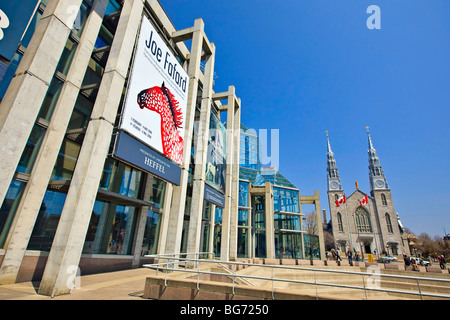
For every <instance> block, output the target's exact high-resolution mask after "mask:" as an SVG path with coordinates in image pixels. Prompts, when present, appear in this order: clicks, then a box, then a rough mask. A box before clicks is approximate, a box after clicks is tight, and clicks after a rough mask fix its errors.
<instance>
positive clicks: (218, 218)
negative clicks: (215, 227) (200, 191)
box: [214, 206, 223, 224]
mask: <svg viewBox="0 0 450 320" xmlns="http://www.w3.org/2000/svg"><path fill="white" fill-rule="evenodd" d="M222 215H223V208H220V207H217V206H216V212H215V217H214V223H215V224H222Z"/></svg>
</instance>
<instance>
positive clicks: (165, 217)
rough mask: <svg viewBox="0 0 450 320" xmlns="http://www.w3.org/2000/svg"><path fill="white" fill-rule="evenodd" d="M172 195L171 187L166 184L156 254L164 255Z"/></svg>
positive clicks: (169, 184)
mask: <svg viewBox="0 0 450 320" xmlns="http://www.w3.org/2000/svg"><path fill="white" fill-rule="evenodd" d="M172 193H173V185H172V184H171V183H166V192H165V195H164V204H163V208H162V209H163V214H162V219H161V226H160V228H159V239H158V249H157V253H158V254H164V253H165V250H166V239H167V230H168V227H169V216H170V207H171V205H172Z"/></svg>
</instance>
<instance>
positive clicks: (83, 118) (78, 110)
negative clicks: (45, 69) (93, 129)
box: [68, 94, 94, 130]
mask: <svg viewBox="0 0 450 320" xmlns="http://www.w3.org/2000/svg"><path fill="white" fill-rule="evenodd" d="M93 107H94V104H93V103H92V102H91V101H89V100H88V99H87V98H86V97H85V96H83V95H81V94H80V95H78V98H77V101H76V102H75V108H74V110H73V113H72V116H71V118H70V121H69V126H68V129H69V130H70V129H79V128H86V127H87V125H88V123H89V119H90V117H91V113H92V108H93Z"/></svg>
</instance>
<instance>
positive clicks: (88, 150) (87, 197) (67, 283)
mask: <svg viewBox="0 0 450 320" xmlns="http://www.w3.org/2000/svg"><path fill="white" fill-rule="evenodd" d="M142 10H143V2H142V0H128V1H125V3H124V6H123V8H122V13H121V16H120V20H119V24H118V27H117V31H116V34H115V36H114V40H113V43H112V46H111V52H110V57H109V59H108V62H107V65H106V68H105V73H104V75H103V78H102V82H101V84H100V88H99V92H98V96H97V100H96V102H95V104H94V109H93V111H92V120H91V121H90V123H89V125H88V128H87V131H86V135H85V138H84V142H83V146H82V147H81V151H80V155H79V157H78V161H77V166H76V168H75V171H74V175H73V178H72V181H71V184H70V188H69V192H68V194H67V198H66V202H65V204H64V208H63V211H62V213H61V218H60V221H59V224H58V229H57V230H56V234H55V237H54V240H53V245H52V249H51V251H50V254H49V257H48V260H47V264H46V267H45V271H44V275H43V277H42V281H41V284H40V287H39V293H40V294H43V295H49V296H52V297H53V296H57V295H61V294H67V293H70V291H71V289H72V288H71V285H72V283H71V281H72V280H73V274H71V273H70V272H69V270H74V266H78V263H79V261H80V257H81V252H82V249H83V245H84V239H85V237H86V232H87V228H88V226H89V221H90V218H91V214H92V208H93V206H94V202H95V198H96V194H97V190H98V185H99V182H100V178H101V175H102V171H103V165H104V162H105V159H106V156H107V153H108V149H109V145H110V141H111V134H112V130H113V125H114V122H115V118H116V114H117V109H118V107H119V103H120V99H121V94H122V91H123V86H124V83H125V77H126V75H127V70H128V66H129V63H130V59H131V55H132V50H133V45H134V42H135V39H136V34H137V30H138V27H139V23H140V21H141V19H140V18H141V15H142ZM75 270H76V269H75Z"/></svg>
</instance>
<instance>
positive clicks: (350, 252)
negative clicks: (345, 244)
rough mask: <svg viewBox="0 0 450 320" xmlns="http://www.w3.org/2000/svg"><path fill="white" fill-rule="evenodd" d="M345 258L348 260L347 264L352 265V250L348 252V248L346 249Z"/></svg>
mask: <svg viewBox="0 0 450 320" xmlns="http://www.w3.org/2000/svg"><path fill="white" fill-rule="evenodd" d="M347 258H348V262H349V263H350V265H351V264H352V258H353V254H352V250H350V248H348V250H347Z"/></svg>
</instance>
